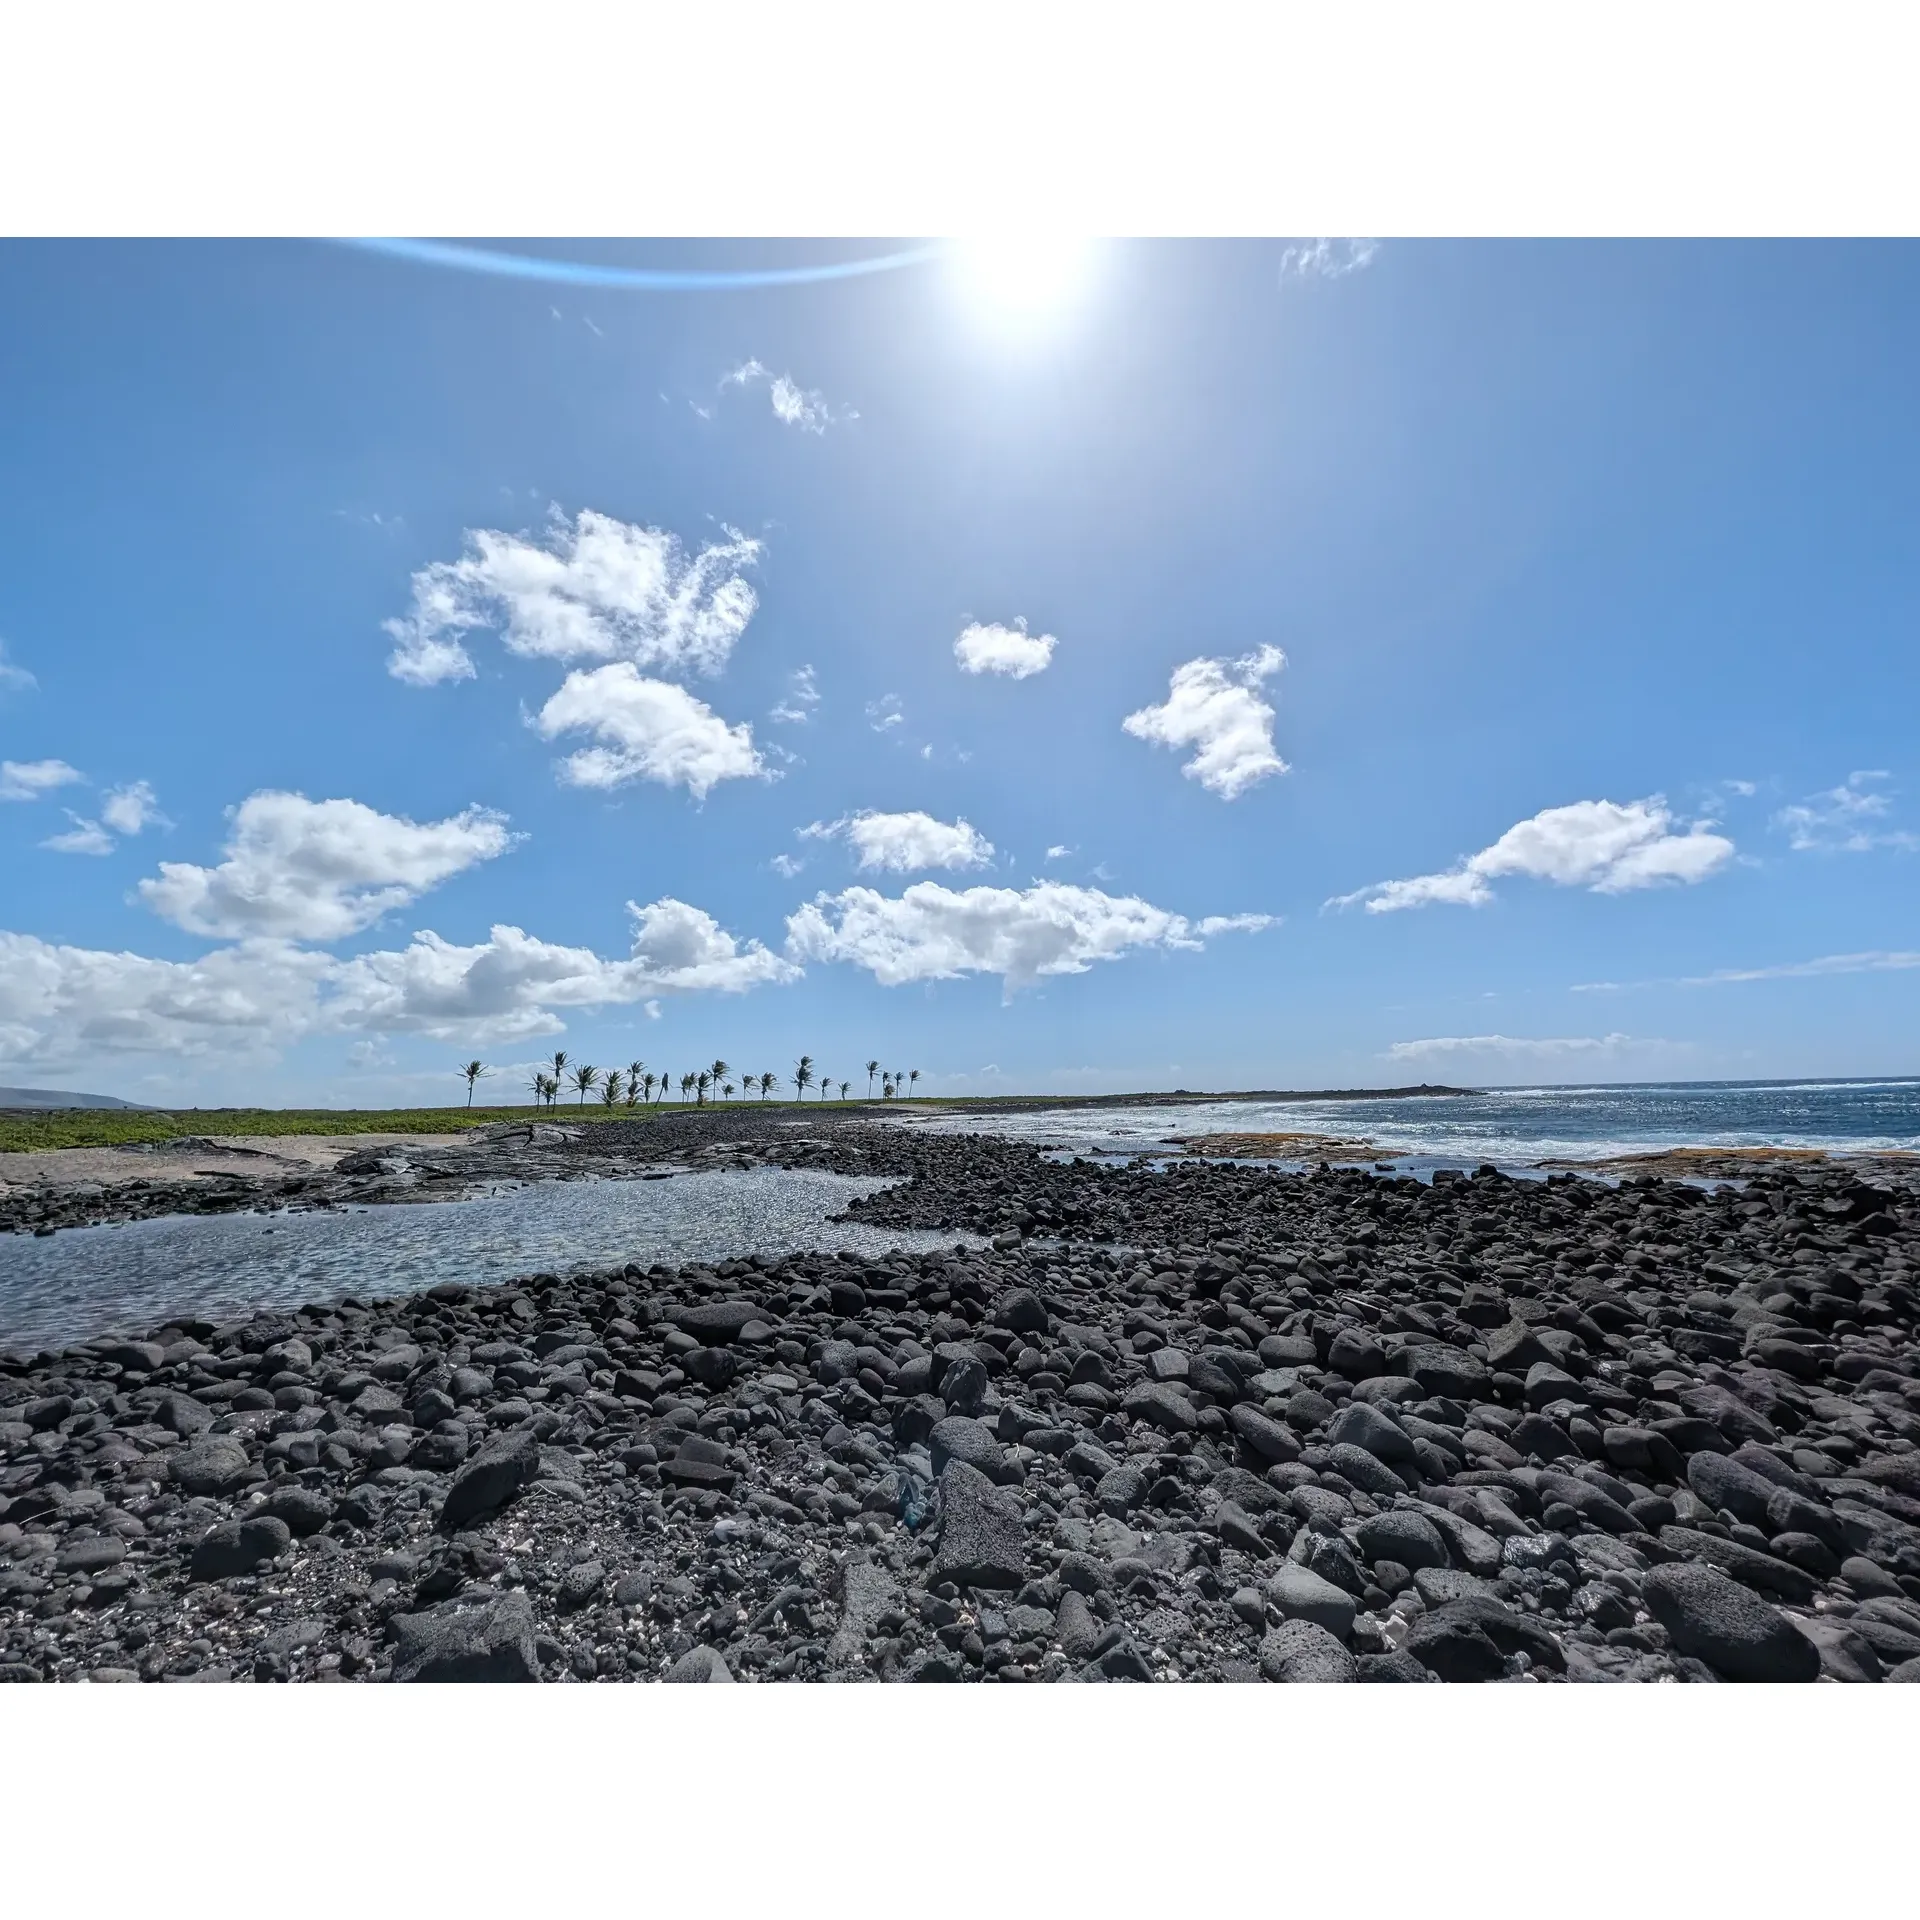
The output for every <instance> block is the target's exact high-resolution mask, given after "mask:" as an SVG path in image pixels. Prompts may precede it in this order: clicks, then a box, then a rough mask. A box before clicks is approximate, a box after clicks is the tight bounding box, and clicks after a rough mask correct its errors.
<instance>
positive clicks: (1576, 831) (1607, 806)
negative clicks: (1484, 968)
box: [1327, 794, 1733, 913]
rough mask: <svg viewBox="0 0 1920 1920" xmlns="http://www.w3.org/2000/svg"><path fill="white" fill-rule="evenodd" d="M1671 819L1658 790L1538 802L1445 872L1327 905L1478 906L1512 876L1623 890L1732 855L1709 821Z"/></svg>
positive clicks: (1382, 908) (1705, 872) (1682, 875)
mask: <svg viewBox="0 0 1920 1920" xmlns="http://www.w3.org/2000/svg"><path fill="white" fill-rule="evenodd" d="M1673 825H1674V818H1673V813H1672V811H1671V809H1670V808H1669V807H1668V806H1667V803H1666V801H1665V800H1664V799H1663V798H1662V797H1661V796H1660V795H1659V794H1654V795H1653V796H1652V797H1651V798H1649V799H1646V800H1634V801H1631V802H1629V803H1628V804H1627V805H1626V806H1617V805H1615V803H1614V802H1613V801H1611V800H1577V801H1575V802H1574V803H1573V804H1572V805H1571V806H1565V807H1547V808H1544V809H1543V810H1542V811H1541V812H1539V813H1536V814H1535V815H1534V816H1533V818H1532V819H1530V820H1522V821H1520V822H1519V823H1518V824H1517V825H1515V826H1511V827H1509V828H1508V829H1507V830H1506V832H1505V833H1503V834H1502V835H1501V836H1500V838H1499V839H1498V840H1496V841H1495V842H1494V843H1493V845H1492V846H1490V847H1486V848H1483V849H1482V850H1481V851H1480V852H1479V853H1476V854H1472V855H1470V856H1469V857H1468V858H1466V859H1465V860H1462V861H1460V862H1459V863H1458V864H1457V865H1456V866H1453V867H1449V868H1448V869H1447V870H1446V871H1445V872H1444V873H1425V874H1419V875H1417V876H1416V877H1414V878H1413V879H1411V880H1385V881H1382V882H1380V883H1379V884H1378V885H1376V886H1371V887H1362V888H1360V889H1359V891H1358V892H1356V893H1346V894H1339V895H1336V896H1335V897H1334V898H1333V899H1331V900H1329V901H1328V902H1327V905H1328V906H1334V907H1349V906H1353V905H1355V904H1356V903H1359V902H1364V903H1365V905H1366V909H1367V911H1368V912H1369V913H1396V912H1399V911H1400V910H1401V909H1403V908H1407V907H1429V906H1460V907H1482V906H1485V905H1486V904H1487V902H1488V901H1490V900H1491V899H1492V898H1493V897H1494V895H1493V888H1492V886H1491V885H1490V884H1489V883H1490V882H1492V881H1494V880H1498V879H1503V878H1508V877H1512V876H1520V877H1524V878H1527V879H1533V880H1550V881H1551V882H1552V883H1553V884H1554V885H1555V886H1559V887H1586V888H1588V889H1589V890H1590V891H1591V892H1594V893H1629V892H1633V891H1635V890H1637V889H1639V888H1642V887H1652V886H1660V885H1663V884H1666V883H1669V882H1671V883H1675V884H1678V885H1682V886H1691V885H1694V884H1695V883H1697V882H1699V881H1701V880H1705V879H1706V878H1708V877H1709V875H1711V874H1714V873H1717V872H1718V871H1719V870H1720V869H1721V868H1722V867H1723V866H1725V865H1726V864H1727V862H1728V861H1729V860H1731V859H1732V858H1733V842H1732V841H1731V840H1728V839H1726V838H1724V837H1723V836H1722V835H1720V834H1717V833H1714V832H1711V831H1710V830H1709V827H1708V823H1707V822H1705V821H1696V822H1694V823H1693V825H1692V826H1691V827H1689V828H1688V830H1687V831H1686V832H1684V833H1675V832H1673V831H1672V828H1673Z"/></svg>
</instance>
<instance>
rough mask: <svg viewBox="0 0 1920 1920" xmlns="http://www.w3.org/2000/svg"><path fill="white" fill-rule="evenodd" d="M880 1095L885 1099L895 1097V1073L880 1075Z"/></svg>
mask: <svg viewBox="0 0 1920 1920" xmlns="http://www.w3.org/2000/svg"><path fill="white" fill-rule="evenodd" d="M880 1097H881V1098H882V1099H883V1100H891V1099H892V1098H893V1075H892V1074H890V1073H883V1074H882V1075H881V1076H880Z"/></svg>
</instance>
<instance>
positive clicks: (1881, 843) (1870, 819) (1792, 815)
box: [1773, 770, 1920, 853]
mask: <svg viewBox="0 0 1920 1920" xmlns="http://www.w3.org/2000/svg"><path fill="white" fill-rule="evenodd" d="M1886 778H1887V775H1886V774H1885V773H1884V772H1881V771H1867V770H1863V771H1861V772H1858V773H1850V774H1848V775H1847V777H1846V779H1845V781H1844V782H1843V783H1842V784H1841V785H1839V786H1837V787H1829V788H1828V789H1827V790H1826V791H1825V792H1824V793H1812V794H1809V795H1808V796H1807V797H1806V799H1805V800H1802V801H1799V802H1797V803H1796V804H1795V805H1793V806H1790V807H1782V808H1781V809H1780V811H1779V812H1778V813H1776V814H1775V815H1774V816H1773V824H1774V825H1775V826H1776V827H1778V828H1780V829H1781V830H1782V831H1783V832H1784V833H1785V834H1786V836H1787V844H1788V845H1789V846H1790V847H1792V849H1793V850H1794V852H1795V853H1867V852H1870V851H1871V850H1872V849H1873V848H1875V847H1895V848H1898V849H1900V850H1901V851H1903V852H1912V851H1913V850H1914V849H1915V848H1920V834H1912V833H1906V832H1899V831H1896V832H1883V831H1881V830H1880V828H1879V826H1878V824H1877V823H1878V822H1880V821H1883V820H1885V819H1886V817H1887V816H1888V814H1890V813H1891V812H1892V811H1893V800H1892V797H1891V796H1890V795H1889V794H1886V793H1883V792H1881V791H1880V790H1879V788H1880V782H1882V781H1884V780H1885V779H1886Z"/></svg>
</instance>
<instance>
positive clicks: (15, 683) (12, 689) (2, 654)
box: [0, 640, 40, 693]
mask: <svg viewBox="0 0 1920 1920" xmlns="http://www.w3.org/2000/svg"><path fill="white" fill-rule="evenodd" d="M39 684H40V682H39V681H38V680H36V679H35V678H34V677H33V675H32V674H30V673H29V672H28V671H27V670H26V668H25V667H16V666H15V665H14V664H13V662H12V661H11V660H9V659H8V658H7V643H6V642H5V641H4V640H0V693H31V692H32V691H33V689H34V688H35V687H37V686H38V685H39Z"/></svg>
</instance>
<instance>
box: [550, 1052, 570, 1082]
mask: <svg viewBox="0 0 1920 1920" xmlns="http://www.w3.org/2000/svg"><path fill="white" fill-rule="evenodd" d="M566 1070H567V1056H566V1055H565V1054H564V1053H556V1054H555V1055H554V1056H553V1077H554V1078H555V1079H556V1080H558V1079H559V1078H560V1076H561V1075H562V1074H563V1073H565V1072H566Z"/></svg>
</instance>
